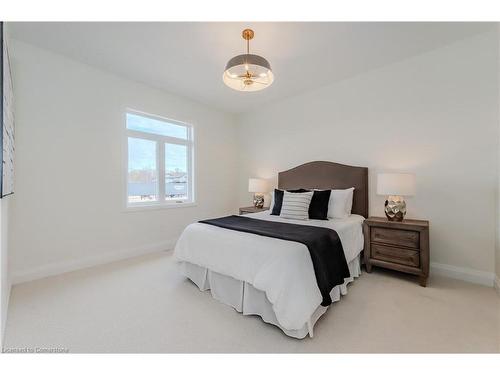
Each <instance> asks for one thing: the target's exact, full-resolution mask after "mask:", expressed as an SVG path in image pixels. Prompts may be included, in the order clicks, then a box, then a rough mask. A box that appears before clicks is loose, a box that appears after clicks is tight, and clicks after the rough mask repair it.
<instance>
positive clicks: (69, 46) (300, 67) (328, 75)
mask: <svg viewBox="0 0 500 375" xmlns="http://www.w3.org/2000/svg"><path fill="white" fill-rule="evenodd" d="M494 25H495V24H492V23H383V22H381V23H340V22H332V23H306V22H295V23H278V22H274V23H259V22H248V23H216V22H213V23H211V22H205V23H174V22H163V23H128V22H127V23H119V22H86V23H71V22H62V23H52V22H46V23H32V22H29V23H28V22H25V23H12V24H11V28H10V30H11V35H12V37H13V38H15V39H19V40H22V41H24V42H27V43H31V44H34V45H36V46H39V47H42V48H46V49H49V50H52V51H54V52H57V53H60V54H62V55H66V56H68V57H70V58H72V59H75V60H79V61H82V62H84V63H87V64H89V65H93V66H96V67H98V68H101V69H104V70H107V71H110V72H113V73H116V74H119V75H121V76H124V77H127V78H129V79H132V80H134V81H138V82H142V83H145V84H147V85H150V86H153V87H157V88H160V89H163V90H165V91H168V92H171V93H175V94H178V95H182V96H185V97H189V98H192V99H194V100H196V101H199V102H202V103H205V104H207V105H210V106H212V107H215V108H218V109H221V110H224V111H227V112H231V113H240V112H244V111H247V110H251V109H254V108H256V107H258V106H259V105H262V104H264V103H267V102H270V101H273V100H278V99H281V98H284V97H288V96H293V95H295V94H298V93H300V92H303V91H306V90H310V89H313V88H316V87H320V86H323V85H326V84H328V83H331V82H334V81H338V80H342V79H345V78H347V77H351V76H354V75H357V74H360V73H362V72H365V71H368V70H371V69H374V68H377V67H380V66H383V65H386V64H389V63H392V62H395V61H397V60H401V59H404V58H407V57H410V56H413V55H416V54H419V53H422V52H425V51H428V50H431V49H434V48H437V47H440V46H443V45H445V44H448V43H451V42H453V41H456V40H460V39H463V38H466V37H469V36H472V35H475V34H478V33H482V32H487V31H491V30H493V28H494V27H495V26H494ZM247 27H250V28H252V29H254V30H255V38H254V39H253V40H252V41H251V44H250V51H251V52H253V53H255V54H259V55H262V56H264V57H265V58H266V59H268V60H269V62H270V63H271V66H272V69H273V72H274V74H275V81H274V83H273V85H272V86H271V87H269V88H267V89H265V90H263V91H258V92H238V91H234V90H231V89H230V88H228V87H226V86H225V85H224V84H223V82H222V72H223V70H224V66H225V64H226V62H227V60H229V59H230V58H231V57H233V56H234V55H238V54H241V53H244V51H245V43H244V42H245V41H244V40H243V39H242V38H241V31H242V30H243V29H244V28H247Z"/></svg>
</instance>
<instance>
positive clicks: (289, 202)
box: [280, 191, 314, 220]
mask: <svg viewBox="0 0 500 375" xmlns="http://www.w3.org/2000/svg"><path fill="white" fill-rule="evenodd" d="M313 194H314V193H313V192H312V191H308V192H306V193H290V192H288V191H285V192H284V193H283V204H282V206H281V212H280V217H284V218H285V219H294V220H308V219H309V205H310V204H311V199H312V196H313Z"/></svg>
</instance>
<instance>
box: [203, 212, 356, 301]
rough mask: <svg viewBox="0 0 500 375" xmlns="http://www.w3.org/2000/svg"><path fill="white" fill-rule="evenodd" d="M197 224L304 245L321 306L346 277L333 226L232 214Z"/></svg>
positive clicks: (340, 246)
mask: <svg viewBox="0 0 500 375" xmlns="http://www.w3.org/2000/svg"><path fill="white" fill-rule="evenodd" d="M200 223H204V224H210V225H215V226H217V227H221V228H226V229H231V230H236V231H239V232H247V233H253V234H258V235H260V236H266V237H273V238H279V239H281V240H287V241H295V242H300V243H302V244H304V245H306V246H307V248H308V249H309V254H311V259H312V264H313V267H314V273H315V274H316V282H317V283H318V288H319V290H320V292H321V295H322V297H323V302H322V303H321V305H322V306H328V305H330V304H331V303H332V299H331V298H330V292H331V290H332V289H333V288H334V287H335V286H337V285H341V284H343V283H344V279H345V278H348V277H350V273H349V267H347V262H346V259H345V254H344V249H343V248H342V243H341V242H340V238H339V235H338V234H337V232H335V231H334V230H333V229H329V228H321V227H314V226H311V225H300V224H289V223H281V222H277V221H268V220H259V219H252V218H249V217H243V216H236V215H233V216H226V217H221V218H218V219H210V220H202V221H200Z"/></svg>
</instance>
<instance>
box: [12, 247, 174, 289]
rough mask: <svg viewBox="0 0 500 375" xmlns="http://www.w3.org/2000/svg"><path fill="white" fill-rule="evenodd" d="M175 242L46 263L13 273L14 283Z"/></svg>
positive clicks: (150, 249) (154, 248) (127, 255)
mask: <svg viewBox="0 0 500 375" xmlns="http://www.w3.org/2000/svg"><path fill="white" fill-rule="evenodd" d="M175 243H176V240H170V241H165V242H160V243H156V244H151V245H148V246H143V247H140V248H135V249H128V250H124V251H115V252H108V253H104V254H102V255H97V256H92V257H88V258H83V259H78V260H70V261H64V262H57V263H51V264H46V265H43V266H40V267H37V268H33V269H30V270H26V271H21V272H15V273H14V274H13V275H12V279H11V280H12V285H15V284H20V283H24V282H27V281H33V280H38V279H42V278H44V277H48V276H55V275H59V274H62V273H66V272H71V271H76V270H80V269H83V268H89V267H94V266H100V265H103V264H106V263H112V262H116V261H119V260H124V259H128V258H133V257H136V256H140V255H145V254H150V253H156V252H160V251H167V250H172V249H173V248H174V246H175Z"/></svg>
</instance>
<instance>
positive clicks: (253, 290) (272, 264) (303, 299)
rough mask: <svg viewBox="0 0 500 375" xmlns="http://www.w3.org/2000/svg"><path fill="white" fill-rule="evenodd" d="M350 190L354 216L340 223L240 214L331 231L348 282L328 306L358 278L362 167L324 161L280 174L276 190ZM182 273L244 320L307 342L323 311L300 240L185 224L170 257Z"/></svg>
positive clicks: (364, 187) (364, 186) (364, 184)
mask: <svg viewBox="0 0 500 375" xmlns="http://www.w3.org/2000/svg"><path fill="white" fill-rule="evenodd" d="M350 187H354V188H355V190H354V195H353V206H352V214H351V216H349V217H348V218H346V219H330V220H307V221H304V222H301V223H298V221H297V220H289V219H284V218H282V217H280V216H274V215H271V214H270V211H263V212H259V213H255V214H250V215H245V217H248V218H255V219H259V220H266V221H269V222H285V223H287V222H290V223H292V222H293V224H301V225H308V226H315V227H323V228H330V229H333V230H335V231H336V232H337V234H338V237H339V238H340V241H341V242H342V246H343V251H344V255H345V260H346V262H347V266H348V268H349V274H350V277H348V278H345V279H344V282H343V283H341V284H339V285H337V286H335V287H334V288H333V289H332V290H331V291H330V298H331V301H332V302H336V301H339V300H340V298H341V296H342V295H345V294H346V293H347V285H348V284H349V283H351V282H353V280H354V279H355V278H356V277H358V276H359V275H360V274H361V269H360V262H361V256H360V254H361V252H362V250H363V243H364V241H363V231H362V225H363V221H364V218H366V217H367V216H368V169H367V168H364V167H354V166H348V165H342V164H337V163H332V162H326V161H316V162H311V163H306V164H303V165H300V166H298V167H295V168H293V169H290V170H288V171H284V172H280V173H279V174H278V188H279V189H282V190H292V189H300V188H305V189H332V188H335V189H346V188H350ZM174 255H175V259H176V262H177V263H178V266H179V269H180V271H181V272H182V273H183V274H184V275H185V276H186V277H187V278H189V279H190V280H191V281H192V282H193V283H194V284H196V285H197V287H198V288H199V289H200V290H202V291H206V290H210V292H211V294H212V296H213V297H214V298H215V299H217V300H219V301H221V302H223V303H225V304H227V305H230V306H232V307H233V308H234V309H235V310H236V311H238V312H241V313H242V314H244V315H259V316H260V317H261V318H262V319H263V320H264V321H265V322H267V323H270V324H274V325H276V326H277V327H279V328H280V329H281V330H282V331H283V332H284V333H285V334H286V335H288V336H291V337H294V338H298V339H302V338H305V337H306V336H308V335H309V336H310V337H313V334H314V330H313V329H314V325H315V323H316V322H317V320H318V319H319V318H320V317H321V315H323V314H324V313H325V312H326V311H327V309H328V306H323V305H322V295H321V293H320V291H319V288H318V284H317V280H316V278H315V270H314V269H313V263H312V261H311V255H310V253H309V251H308V248H307V247H306V246H305V245H304V244H302V243H299V242H294V241H287V240H283V239H278V238H271V237H265V236H260V235H256V234H252V233H245V232H240V231H235V230H230V229H225V228H221V227H217V226H213V225H207V224H205V223H193V224H190V225H189V226H188V227H186V229H185V230H184V231H183V233H182V234H181V236H180V238H179V240H178V241H177V244H176V247H175V251H174Z"/></svg>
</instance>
